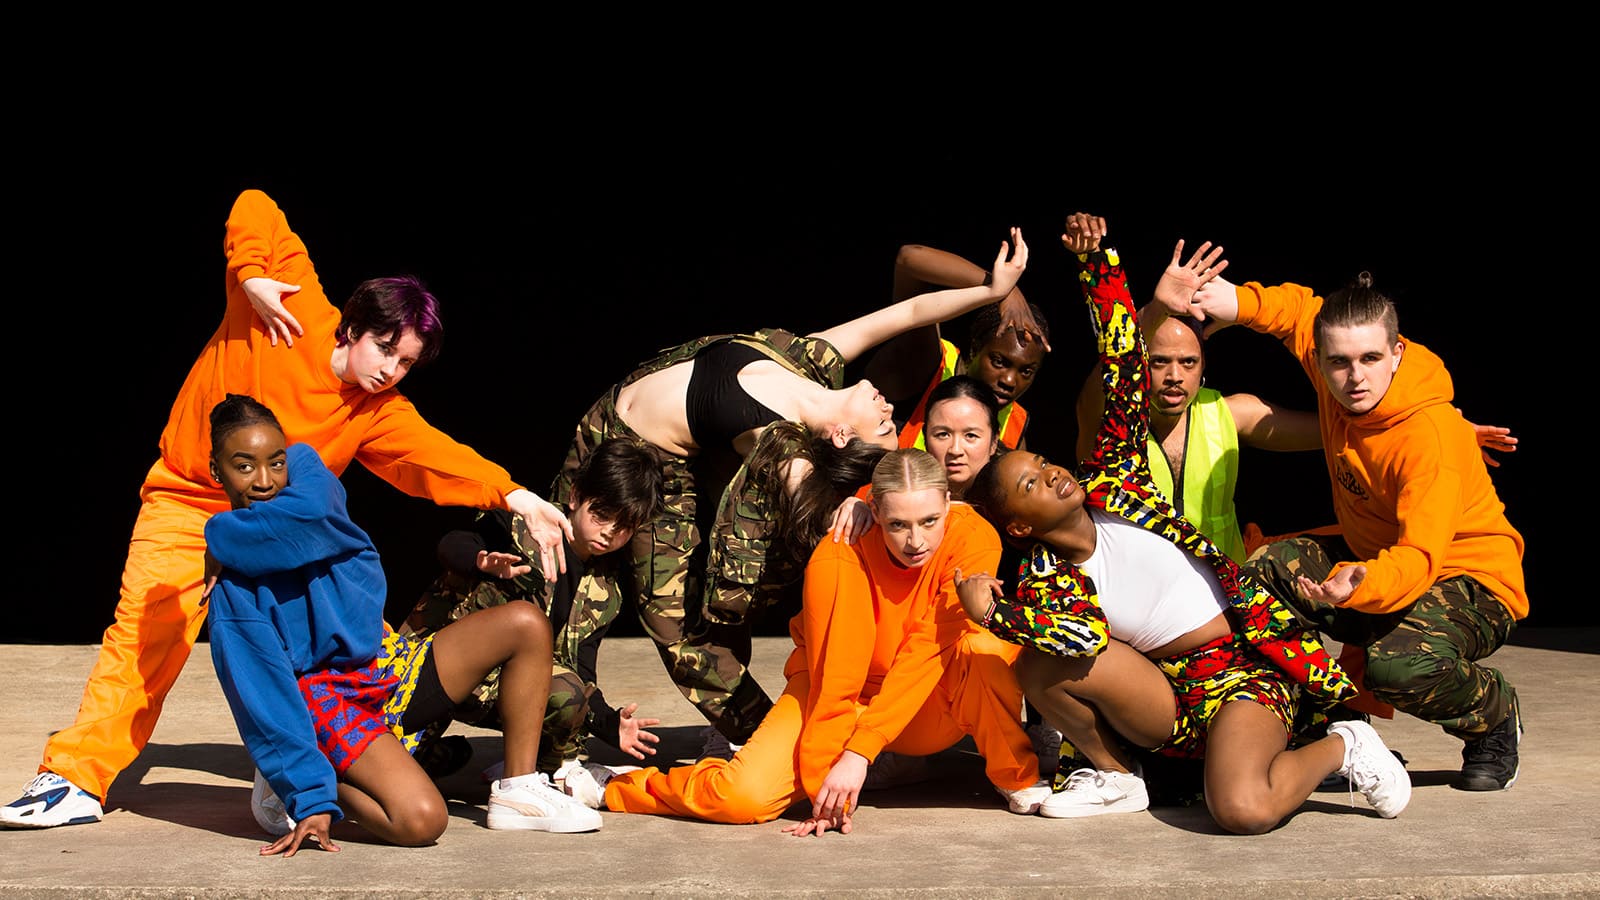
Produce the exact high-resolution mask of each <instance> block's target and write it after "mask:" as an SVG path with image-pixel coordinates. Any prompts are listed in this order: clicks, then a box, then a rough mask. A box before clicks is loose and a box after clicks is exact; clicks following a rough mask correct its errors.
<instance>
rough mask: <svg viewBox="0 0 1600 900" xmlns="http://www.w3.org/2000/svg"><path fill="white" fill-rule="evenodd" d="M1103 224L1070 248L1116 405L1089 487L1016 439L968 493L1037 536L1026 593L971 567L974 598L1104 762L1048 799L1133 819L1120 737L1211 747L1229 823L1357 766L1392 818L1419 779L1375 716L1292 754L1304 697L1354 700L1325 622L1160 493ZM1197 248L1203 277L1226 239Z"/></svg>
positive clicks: (972, 603) (1333, 729) (1355, 771)
mask: <svg viewBox="0 0 1600 900" xmlns="http://www.w3.org/2000/svg"><path fill="white" fill-rule="evenodd" d="M1104 234H1105V221H1104V220H1103V219H1101V218H1098V217H1093V216H1086V215H1084V214H1081V213H1079V214H1075V215H1074V216H1072V217H1071V218H1069V220H1068V223H1067V233H1066V234H1065V235H1063V237H1062V240H1063V243H1064V244H1065V245H1066V246H1067V248H1068V249H1069V250H1072V251H1074V252H1075V253H1076V254H1077V255H1078V259H1079V262H1080V265H1081V268H1082V273H1081V277H1080V280H1081V282H1082V284H1083V287H1084V294H1085V297H1086V299H1087V300H1088V303H1089V308H1090V312H1091V314H1092V317H1093V321H1094V326H1095V330H1096V334H1097V337H1098V339H1099V350H1100V363H1101V371H1102V374H1103V377H1104V381H1105V395H1106V406H1105V412H1104V414H1103V417H1102V419H1101V423H1100V429H1099V433H1098V436H1097V439H1096V443H1095V449H1094V453H1093V454H1092V455H1091V456H1090V457H1089V458H1088V459H1087V460H1085V461H1084V463H1083V465H1082V471H1081V473H1080V475H1081V480H1079V479H1075V478H1074V477H1073V475H1072V474H1071V473H1070V472H1068V471H1067V470H1066V469H1063V468H1061V467H1059V466H1053V465H1051V464H1050V463H1048V462H1047V461H1046V460H1045V459H1044V458H1043V457H1041V456H1039V455H1037V454H1033V453H1028V452H1025V451H1013V452H1011V453H1007V454H1005V455H1004V456H1002V457H1000V458H999V459H998V460H996V461H994V462H992V463H990V464H989V465H988V466H986V467H985V468H984V469H983V470H981V471H980V472H979V473H978V475H977V476H976V477H975V478H974V480H973V484H972V486H971V487H969V488H968V490H967V495H966V496H967V500H968V502H970V503H972V504H973V505H974V506H975V507H977V508H978V509H979V510H980V511H982V512H983V514H984V516H985V517H986V518H987V519H988V520H989V522H990V523H991V524H993V525H994V526H995V527H996V528H997V529H998V530H999V531H1000V532H1001V533H1003V534H1005V535H1006V536H1007V537H1008V539H1010V540H1012V541H1013V542H1016V543H1017V544H1018V545H1019V546H1027V545H1029V544H1031V545H1032V546H1031V549H1030V550H1029V552H1028V556H1027V559H1026V561H1025V562H1024V563H1023V565H1022V567H1021V570H1020V574H1019V583H1018V585H1017V590H1016V593H1015V597H1007V596H1006V595H1005V594H1004V592H1003V590H1002V586H1001V585H1000V583H999V582H998V581H996V580H995V579H994V578H993V577H990V576H987V575H981V574H980V575H974V576H972V577H970V578H964V579H958V593H959V594H960V597H961V601H962V605H963V606H964V607H965V608H966V610H967V612H968V614H969V615H971V616H972V617H973V618H974V619H975V620H976V621H978V622H979V623H980V624H982V625H985V626H987V627H988V628H989V629H990V630H991V631H992V632H994V633H995V634H996V635H998V636H1000V637H1002V638H1004V639H1006V640H1008V641H1012V642H1015V643H1018V644H1022V645H1023V646H1024V647H1025V648H1026V649H1024V651H1023V654H1022V656H1021V658H1019V660H1018V678H1019V681H1020V682H1021V684H1022V686H1023V690H1024V691H1025V692H1026V694H1027V696H1028V699H1029V700H1030V701H1031V702H1032V703H1033V704H1034V705H1036V706H1037V707H1038V708H1039V710H1040V712H1041V713H1043V715H1044V717H1045V719H1046V721H1048V722H1050V723H1051V724H1052V725H1054V726H1056V727H1057V728H1059V729H1060V730H1061V732H1062V734H1063V735H1064V736H1065V738H1066V739H1067V741H1069V742H1070V743H1071V744H1073V745H1074V746H1076V747H1077V748H1078V750H1079V751H1081V752H1082V753H1083V755H1084V756H1085V757H1087V758H1088V760H1089V761H1090V763H1091V764H1092V765H1093V766H1094V768H1092V769H1089V768H1083V769H1078V770H1075V771H1072V772H1071V773H1069V774H1064V775H1062V774H1058V775H1057V779H1058V786H1059V787H1060V788H1061V790H1059V791H1058V792H1056V793H1055V794H1053V795H1051V797H1050V798H1049V799H1047V800H1046V801H1044V803H1043V804H1042V805H1041V806H1040V810H1039V812H1040V814H1041V815H1044V816H1046V817H1053V818H1068V817H1077V816H1089V815H1097V814H1101V813H1115V812H1135V811H1138V810H1142V809H1145V808H1146V807H1147V805H1148V794H1147V791H1146V789H1145V786H1144V784H1143V782H1142V779H1141V778H1140V773H1139V772H1138V770H1137V766H1136V764H1134V763H1133V761H1132V759H1131V757H1130V756H1129V755H1128V754H1127V753H1126V751H1125V750H1124V748H1123V747H1122V746H1121V744H1120V742H1119V740H1118V736H1119V735H1120V737H1121V738H1122V739H1125V740H1127V741H1128V742H1131V743H1133V744H1136V745H1138V746H1141V747H1146V748H1153V749H1155V750H1156V751H1157V752H1159V753H1162V754H1165V755H1169V756H1174V757H1188V758H1203V759H1204V760H1205V763H1204V767H1205V798H1206V806H1207V808H1208V809H1209V810H1210V811H1211V815H1212V817H1213V818H1214V819H1215V820H1216V822H1217V824H1218V825H1220V826H1221V827H1222V828H1224V829H1226V830H1228V831H1231V832H1235V833H1241V834H1259V833H1262V832H1266V831H1270V830H1271V829H1273V828H1275V827H1277V825H1278V824H1279V823H1280V822H1281V821H1282V820H1283V819H1284V817H1285V816H1287V815H1289V814H1290V813H1292V812H1293V811H1294V810H1295V809H1297V808H1298V807H1299V806H1300V805H1301V804H1302V803H1304V802H1305V800H1306V798H1307V797H1309V796H1310V795H1311V792H1312V791H1313V790H1315V789H1316V787H1317V786H1318V784H1319V782H1321V780H1322V779H1323V777H1324V776H1327V775H1329V774H1330V773H1334V772H1337V773H1339V774H1340V775H1344V776H1346V777H1348V778H1349V780H1350V782H1351V784H1352V785H1353V786H1354V787H1355V788H1358V789H1359V790H1360V791H1361V792H1362V793H1363V794H1364V795H1365V796H1366V798H1367V800H1368V802H1369V803H1370V804H1371V805H1372V806H1373V808H1374V809H1376V810H1377V812H1378V814H1379V815H1381V816H1383V817H1385V818H1392V817H1394V816H1396V815H1398V814H1399V813H1400V811H1401V810H1403V809H1404V808H1405V806H1406V804H1407V802H1409V800H1410V797H1411V781H1410V778H1409V777H1408V776H1407V774H1406V772H1405V769H1404V767H1403V766H1402V765H1401V764H1400V763H1399V761H1398V760H1397V759H1396V758H1395V757H1394V755H1393V754H1392V753H1390V752H1389V750H1388V748H1386V747H1385V746H1384V744H1383V741H1382V740H1381V739H1380V738H1379V737H1378V734H1377V732H1376V731H1375V730H1374V729H1373V728H1372V726H1371V725H1369V724H1367V723H1365V722H1362V721H1343V722H1336V723H1334V724H1333V725H1331V726H1329V729H1328V734H1327V736H1326V737H1323V738H1321V739H1320V740H1317V741H1315V742H1312V743H1309V744H1306V745H1305V746H1303V747H1298V748H1296V749H1293V750H1291V749H1288V748H1289V741H1290V738H1291V736H1292V735H1293V734H1294V733H1295V723H1296V721H1297V714H1299V713H1301V712H1302V710H1301V705H1302V704H1308V705H1309V706H1310V707H1311V708H1313V709H1314V708H1317V707H1320V706H1322V705H1324V704H1328V705H1331V704H1332V703H1336V702H1338V701H1340V700H1343V699H1345V698H1347V697H1350V696H1353V695H1354V694H1355V693H1356V689H1355V686H1354V685H1353V684H1352V683H1351V681H1350V680H1349V678H1347V677H1346V676H1345V674H1344V672H1343V671H1342V670H1341V669H1340V668H1339V667H1338V665H1337V664H1336V663H1335V662H1334V661H1333V660H1332V659H1331V658H1330V657H1329V655H1328V653H1327V651H1326V650H1325V649H1324V648H1323V647H1322V645H1321V643H1320V642H1319V641H1318V639H1317V637H1316V634H1315V632H1311V631H1306V630H1303V629H1302V628H1301V627H1300V626H1299V625H1298V624H1296V621H1295V619H1294V618H1293V616H1292V615H1291V614H1290V612H1289V611H1288V609H1287V608H1285V607H1284V606H1283V605H1282V604H1281V603H1280V602H1279V601H1278V600H1277V599H1276V598H1275V597H1273V596H1272V595H1271V594H1269V593H1267V592H1266V591H1265V590H1263V589H1262V588H1261V587H1260V586H1259V585H1257V584H1256V583H1254V582H1252V581H1250V580H1249V579H1247V578H1241V576H1240V572H1239V568H1238V565H1237V564H1236V563H1234V562H1233V561H1232V560H1231V559H1230V558H1228V557H1227V556H1226V555H1225V554H1224V553H1222V552H1221V550H1220V549H1219V548H1218V547H1217V546H1216V545H1215V544H1214V543H1212V542H1211V541H1210V540H1209V539H1208V538H1206V537H1205V536H1204V535H1203V534H1201V533H1200V532H1199V531H1198V530H1196V529H1195V527H1194V526H1193V525H1191V524H1190V523H1189V522H1187V521H1186V520H1184V519H1183V518H1182V517H1180V516H1179V515H1177V514H1176V512H1174V510H1173V508H1172V506H1171V504H1170V503H1168V501H1167V500H1166V498H1165V497H1164V496H1163V495H1162V494H1161V493H1160V492H1159V491H1158V490H1157V489H1156V488H1155V487H1154V485H1153V483H1152V482H1151V478H1150V469H1149V464H1148V461H1147V459H1146V458H1145V455H1144V454H1145V446H1146V443H1145V436H1146V432H1147V430H1148V427H1149V426H1148V419H1147V417H1148V415H1149V413H1148V406H1147V404H1146V398H1145V395H1146V391H1147V389H1148V386H1149V373H1148V367H1147V363H1146V360H1145V355H1144V346H1143V340H1142V338H1141V334H1140V329H1139V323H1138V320H1137V319H1136V317H1135V314H1134V310H1133V303H1132V300H1131V298H1130V297H1129V295H1128V289H1127V285H1126V282H1125V278H1124V273H1123V270H1122V267H1121V265H1120V264H1119V262H1118V259H1117V255H1116V251H1114V250H1110V249H1107V250H1104V251H1102V250H1101V249H1100V240H1101V238H1103V236H1104ZM1208 250H1209V245H1207V246H1202V247H1201V248H1200V252H1197V253H1196V254H1195V255H1194V258H1193V259H1191V260H1190V263H1189V268H1190V269H1191V270H1192V274H1193V275H1195V276H1196V280H1198V281H1201V282H1202V283H1203V280H1204V278H1206V277H1207V276H1208V273H1209V274H1215V273H1216V272H1219V271H1221V269H1222V267H1223V265H1224V264H1222V263H1219V262H1218V259H1219V256H1220V248H1217V249H1216V250H1215V251H1211V252H1209V253H1208V252H1207V251H1208Z"/></svg>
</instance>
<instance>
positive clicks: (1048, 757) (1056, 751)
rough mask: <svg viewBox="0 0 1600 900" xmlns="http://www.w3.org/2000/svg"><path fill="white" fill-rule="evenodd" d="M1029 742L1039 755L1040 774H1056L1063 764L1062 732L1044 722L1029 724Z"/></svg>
mask: <svg viewBox="0 0 1600 900" xmlns="http://www.w3.org/2000/svg"><path fill="white" fill-rule="evenodd" d="M1027 731H1028V742H1029V743H1031V744H1033V752H1034V753H1036V754H1038V756H1039V774H1040V775H1054V774H1055V773H1056V769H1057V768H1059V767H1060V765H1061V732H1059V731H1057V730H1055V729H1054V728H1051V727H1050V726H1049V725H1047V724H1045V723H1044V722H1035V723H1033V724H1032V725H1029V726H1028V728H1027Z"/></svg>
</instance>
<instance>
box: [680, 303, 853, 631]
mask: <svg viewBox="0 0 1600 900" xmlns="http://www.w3.org/2000/svg"><path fill="white" fill-rule="evenodd" d="M727 337H729V336H724V338H727ZM731 338H732V339H733V340H738V341H740V342H741V343H745V344H749V345H751V346H753V347H758V348H760V349H761V350H762V351H763V352H765V353H766V354H767V355H768V356H769V357H771V358H772V359H773V360H775V361H777V362H778V363H780V364H782V365H783V366H784V367H785V368H787V369H789V370H790V371H792V372H794V373H795V374H797V375H800V376H801V377H803V378H806V379H808V380H810V381H814V382H816V383H817V384H820V385H822V386H824V387H827V388H831V389H834V390H837V389H838V388H840V387H842V386H843V384H844V359H843V358H842V357H841V356H840V355H839V351H837V350H835V349H834V348H833V345H832V344H829V343H828V342H827V341H824V340H821V339H819V338H808V337H802V336H800V335H796V334H792V333H790V332H787V331H781V330H779V329H773V328H768V329H762V330H761V331H758V332H756V333H755V334H752V335H734V336H731ZM711 340H714V339H712V338H707V339H705V341H706V342H710V341H711ZM697 343H699V342H697ZM702 346H703V345H702ZM770 427H771V426H768V428H770ZM766 436H767V432H766V429H763V430H762V432H761V433H760V434H758V435H757V436H756V442H757V443H758V444H759V443H760V442H761V441H762V439H763V437H766ZM795 449H796V450H798V448H795ZM789 455H793V454H785V456H789ZM771 480H772V479H770V478H766V477H763V473H759V472H752V471H751V470H750V466H749V464H748V463H742V464H741V465H740V466H739V469H738V471H737V472H735V473H734V475H733V477H732V478H731V479H730V480H729V481H728V484H727V487H726V488H724V489H723V491H722V495H721V498H720V499H719V501H718V503H717V515H716V519H715V520H714V521H713V522H712V524H711V530H710V534H708V535H706V541H707V543H708V544H709V547H708V548H707V555H706V574H705V581H704V587H703V590H704V592H705V593H704V597H703V599H704V603H703V605H702V609H703V610H704V613H705V616H706V618H708V619H710V620H712V621H714V622H720V623H723V624H739V623H742V622H744V621H745V620H746V618H747V617H748V616H749V615H750V613H751V612H752V611H754V610H758V609H761V608H762V607H763V606H764V605H765V604H767V603H769V602H771V600H772V598H773V596H774V594H775V593H776V592H777V591H778V590H780V589H781V588H783V587H784V586H786V585H790V584H793V583H795V582H796V581H798V580H799V579H800V576H801V574H802V568H801V567H799V566H790V565H779V564H776V563H771V562H769V559H768V553H767V551H768V550H769V549H770V548H771V546H772V541H773V538H774V533H775V532H776V530H777V522H776V518H777V497H776V496H774V494H773V492H772V490H771V489H770V486H769V482H770V481H771Z"/></svg>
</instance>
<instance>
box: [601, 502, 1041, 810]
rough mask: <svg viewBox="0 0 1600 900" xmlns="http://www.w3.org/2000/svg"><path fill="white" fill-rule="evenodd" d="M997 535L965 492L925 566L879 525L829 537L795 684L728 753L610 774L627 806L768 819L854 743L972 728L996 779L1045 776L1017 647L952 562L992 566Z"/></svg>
mask: <svg viewBox="0 0 1600 900" xmlns="http://www.w3.org/2000/svg"><path fill="white" fill-rule="evenodd" d="M999 561H1000V538H999V536H998V535H997V534H996V533H995V531H994V529H993V528H992V527H990V526H989V524H988V523H987V522H985V521H983V519H982V518H981V517H980V516H979V515H978V514H977V513H976V512H974V511H973V510H972V508H971V507H969V506H967V505H965V504H962V503H953V504H951V506H950V516H949V523H948V526H947V531H946V533H945V537H944V540H943V542H941V543H940V545H939V547H938V549H937V550H936V551H935V552H934V555H933V558H931V559H930V560H928V562H927V563H926V564H925V565H923V566H921V567H918V568H915V569H908V568H905V567H903V566H901V565H900V564H899V563H897V562H896V561H895V560H894V558H893V557H892V556H891V555H890V553H889V550H888V548H887V547H886V546H885V545H884V542H883V538H882V533H881V532H880V531H879V530H878V529H876V528H874V529H873V530H871V531H869V532H868V533H867V534H866V535H864V536H862V537H861V538H860V540H859V541H857V543H856V544H854V545H850V544H845V543H834V542H833V541H831V540H823V542H822V543H821V544H819V545H818V546H817V549H816V551H815V552H814V553H813V554H812V555H811V560H810V562H809V563H808V564H807V566H806V573H805V587H804V598H803V607H802V609H801V611H800V613H799V614H798V615H796V616H795V617H794V618H793V619H792V620H790V622H789V634H790V635H791V636H792V637H793V638H794V643H795V648H794V652H793V653H791V654H790V655H789V661H788V662H787V663H786V664H785V666H784V675H785V677H786V678H787V679H788V684H787V686H786V687H785V688H784V691H783V696H781V697H779V698H778V702H777V703H776V704H775V705H774V706H773V708H772V711H771V712H769V713H768V714H767V716H766V718H764V719H762V720H761V727H760V728H758V729H756V733H755V734H754V735H753V736H752V737H751V738H750V741H749V743H747V744H745V745H744V747H743V748H741V749H740V750H739V752H738V753H737V754H735V755H734V757H733V759H731V760H722V759H705V760H702V761H700V762H698V763H695V764H693V765H689V766H679V767H677V768H674V769H671V770H669V771H667V772H662V771H661V770H660V769H656V768H647V769H641V770H639V771H637V772H628V773H625V774H622V775H618V776H616V777H615V778H613V779H612V780H611V783H610V784H609V785H607V786H606V806H607V807H608V808H610V809H612V810H615V811H618V812H635V813H654V814H657V815H672V816H684V817H688V818H696V819H706V820H709V821H713V822H727V823H733V824H749V823H753V822H769V821H771V820H773V819H776V818H777V817H778V816H780V815H782V814H783V812H784V811H785V810H787V809H788V808H789V807H790V806H791V805H793V804H795V803H797V802H800V801H802V800H805V799H807V798H814V797H816V795H817V791H818V789H819V788H820V787H821V785H822V781H823V779H824V778H825V777H827V774H828V771H829V770H830V769H832V768H833V765H834V763H836V762H837V761H838V760H839V757H840V755H841V754H842V753H843V752H844V751H845V750H853V751H855V752H856V753H859V754H861V755H862V756H864V757H866V758H867V759H868V760H872V759H875V758H877V756H878V753H879V752H880V751H883V750H892V751H895V752H897V753H908V754H914V755H927V754H930V753H937V752H939V751H941V750H944V749H946V748H948V747H950V746H951V745H953V744H955V743H956V742H957V741H959V740H961V739H962V737H964V736H966V735H969V734H970V735H972V736H973V737H974V739H975V740H976V741H977V745H978V752H979V753H981V754H982V755H983V757H984V760H985V766H986V769H987V772H988V775H989V780H990V781H992V782H994V783H995V785H997V786H998V787H1002V788H1005V789H1007V790H1016V789H1018V788H1023V787H1027V786H1028V785H1031V784H1034V783H1035V782H1037V781H1038V779H1039V761H1038V758H1037V757H1036V756H1035V755H1034V752H1033V747H1032V745H1031V744H1030V743H1029V741H1028V736H1027V734H1026V733H1025V732H1024V731H1023V730H1022V722H1021V714H1022V689H1021V688H1020V687H1019V686H1018V685H1017V680H1016V675H1015V673H1014V672H1013V671H1012V668H1011V664H1012V663H1013V662H1014V661H1015V660H1016V657H1017V654H1018V653H1019V652H1020V648H1019V647H1017V646H1015V645H1012V644H1007V643H1005V642H1004V641H1001V640H1000V639H998V638H996V637H994V636H993V635H991V634H989V633H988V632H987V631H984V630H983V629H981V628H979V627H978V626H977V625H975V624H973V623H972V621H971V620H970V619H969V618H968V616H967V614H966V612H965V611H964V610H963V609H962V608H961V602H960V600H958V599H957V597H956V592H955V586H954V580H953V579H954V574H955V570H956V569H957V568H960V569H961V571H962V572H963V573H966V574H970V573H973V572H987V573H989V574H991V575H992V574H994V571H995V567H996V565H998V563H999Z"/></svg>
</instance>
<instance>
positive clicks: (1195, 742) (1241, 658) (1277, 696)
mask: <svg viewBox="0 0 1600 900" xmlns="http://www.w3.org/2000/svg"><path fill="white" fill-rule="evenodd" d="M1155 664H1156V667H1157V668H1159V669H1161V671H1162V672H1164V673H1166V676H1167V681H1168V682H1170V683H1171V684H1172V693H1173V697H1174V699H1176V700H1177V704H1178V715H1177V718H1176V719H1175V720H1174V721H1173V723H1172V737H1170V738H1168V739H1167V742H1166V743H1165V744H1162V745H1161V746H1160V747H1157V748H1156V752H1157V753H1161V754H1164V755H1166V756H1178V757H1183V758H1186V759H1200V758H1201V757H1204V756H1205V753H1206V734H1207V731H1208V729H1209V727H1210V725H1211V720H1212V719H1213V718H1214V717H1215V716H1216V714H1217V711H1218V710H1220V709H1222V707H1223V704H1226V703H1231V702H1233V701H1235V700H1251V701H1254V702H1256V703H1259V704H1261V705H1262V706H1264V707H1266V708H1267V710H1268V711H1269V712H1271V713H1272V714H1273V715H1275V716H1277V717H1278V720H1279V721H1280V722H1282V723H1283V731H1284V734H1285V735H1286V736H1287V735H1289V734H1291V733H1292V732H1293V726H1294V717H1295V711H1296V709H1297V708H1298V706H1299V703H1300V686H1299V685H1297V684H1295V683H1294V682H1292V681H1290V680H1289V677H1288V676H1287V675H1285V674H1284V673H1283V672H1282V671H1280V670H1279V669H1278V668H1277V667H1276V666H1274V665H1273V664H1272V662H1271V661H1270V660H1268V659H1267V658H1266V657H1265V656H1262V655H1261V654H1260V653H1258V652H1256V650H1255V648H1254V647H1252V646H1250V643H1249V641H1247V640H1245V639H1244V637H1243V636H1241V635H1238V634H1231V635H1223V636H1222V637H1219V638H1217V639H1216V640H1214V641H1211V642H1210V643H1208V644H1202V645H1201V646H1199V647H1196V648H1195V649H1193V650H1190V651H1189V652H1187V653H1180V654H1178V655H1177V656H1169V657H1167V658H1166V659H1158V660H1156V661H1155Z"/></svg>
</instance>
